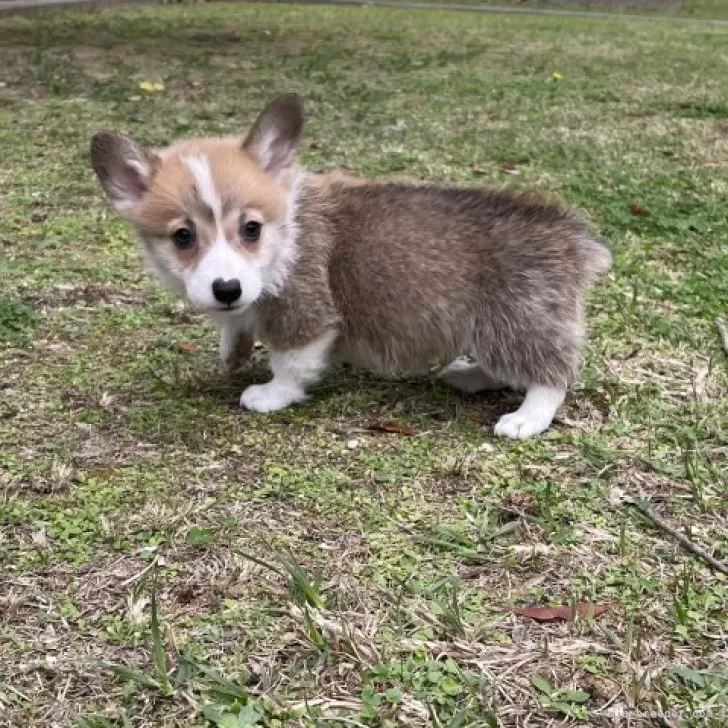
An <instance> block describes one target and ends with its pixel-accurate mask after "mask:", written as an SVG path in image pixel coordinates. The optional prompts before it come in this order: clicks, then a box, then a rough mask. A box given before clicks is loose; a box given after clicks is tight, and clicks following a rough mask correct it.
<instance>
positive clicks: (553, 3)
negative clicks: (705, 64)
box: [395, 0, 728, 20]
mask: <svg viewBox="0 0 728 728" xmlns="http://www.w3.org/2000/svg"><path fill="white" fill-rule="evenodd" d="M401 1H402V2H405V1H406V0H401ZM395 2H397V0H395ZM440 3H452V4H454V5H488V6H494V7H505V8H513V7H515V8H516V9H521V10H566V11H572V12H574V11H580V12H582V11H583V12H595V13H610V14H622V13H624V14H629V15H645V16H655V15H661V16H665V17H677V18H695V19H702V20H710V19H713V20H723V19H726V18H728V4H727V3H726V2H724V0H440Z"/></svg>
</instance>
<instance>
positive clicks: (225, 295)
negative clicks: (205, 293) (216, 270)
mask: <svg viewBox="0 0 728 728" xmlns="http://www.w3.org/2000/svg"><path fill="white" fill-rule="evenodd" d="M242 293H243V289H242V288H241V287H240V281H239V280H238V279H237V278H231V279H230V280H228V281H224V280H223V279H222V278H215V280H214V281H213V282H212V295H213V296H215V298H216V299H217V300H218V301H220V303H227V304H230V303H235V301H237V300H238V298H240V296H241V295H242Z"/></svg>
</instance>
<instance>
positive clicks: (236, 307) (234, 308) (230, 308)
mask: <svg viewBox="0 0 728 728" xmlns="http://www.w3.org/2000/svg"><path fill="white" fill-rule="evenodd" d="M245 308H247V306H244V305H243V304H242V303H230V304H227V305H224V306H217V307H215V308H214V309H212V310H213V311H215V313H236V312H239V311H242V310H243V309H245Z"/></svg>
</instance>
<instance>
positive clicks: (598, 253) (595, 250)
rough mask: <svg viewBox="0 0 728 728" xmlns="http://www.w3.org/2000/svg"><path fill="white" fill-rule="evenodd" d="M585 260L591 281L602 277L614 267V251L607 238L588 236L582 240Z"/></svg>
mask: <svg viewBox="0 0 728 728" xmlns="http://www.w3.org/2000/svg"><path fill="white" fill-rule="evenodd" d="M582 244H583V248H584V262H585V264H586V269H587V271H588V272H589V278H590V280H591V281H594V280H596V279H597V278H600V277H601V276H603V275H605V274H606V273H608V272H609V271H610V270H611V268H612V252H611V250H610V249H609V243H607V241H606V240H599V239H598V238H593V237H588V238H585V239H584V240H583V241H582Z"/></svg>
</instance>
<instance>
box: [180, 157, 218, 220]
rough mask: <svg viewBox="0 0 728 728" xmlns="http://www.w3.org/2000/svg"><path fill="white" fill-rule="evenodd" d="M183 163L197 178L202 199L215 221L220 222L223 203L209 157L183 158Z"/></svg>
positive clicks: (197, 186)
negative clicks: (214, 180)
mask: <svg viewBox="0 0 728 728" xmlns="http://www.w3.org/2000/svg"><path fill="white" fill-rule="evenodd" d="M182 161H183V162H184V164H185V166H186V167H187V169H189V170H190V172H192V176H193V177H194V178H195V187H196V188H197V192H198V193H199V195H200V199H201V200H202V201H203V202H204V203H205V204H206V205H207V206H208V207H209V208H210V209H211V210H212V214H213V215H214V217H215V220H220V218H221V217H222V203H221V201H220V197H219V195H218V194H217V190H216V189H215V183H214V182H213V181H212V172H211V171H210V163H209V161H208V159H207V157H206V156H205V155H204V154H200V155H198V156H195V157H183V158H182Z"/></svg>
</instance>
